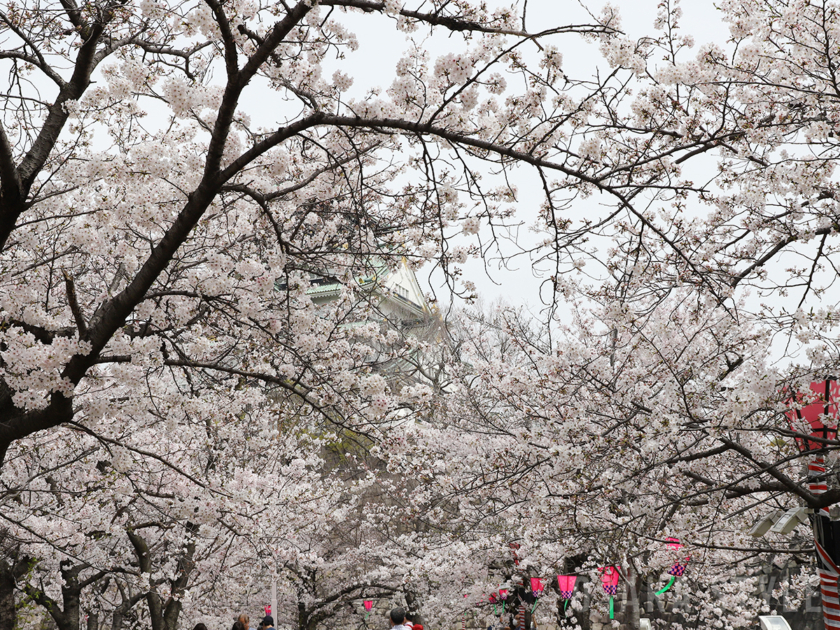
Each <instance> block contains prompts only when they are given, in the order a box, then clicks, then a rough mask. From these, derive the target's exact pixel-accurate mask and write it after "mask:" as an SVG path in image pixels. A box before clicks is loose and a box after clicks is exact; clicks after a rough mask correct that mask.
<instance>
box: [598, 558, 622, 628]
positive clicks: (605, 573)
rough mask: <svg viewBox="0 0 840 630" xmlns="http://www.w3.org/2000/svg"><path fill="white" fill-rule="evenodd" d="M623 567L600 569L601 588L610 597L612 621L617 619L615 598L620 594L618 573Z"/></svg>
mask: <svg viewBox="0 0 840 630" xmlns="http://www.w3.org/2000/svg"><path fill="white" fill-rule="evenodd" d="M619 569H621V567H617V566H610V567H598V570H599V571H600V572H601V586H603V587H604V592H605V593H606V594H607V595H609V596H610V619H615V596H616V594H617V593H618V579H619V574H618V571H619Z"/></svg>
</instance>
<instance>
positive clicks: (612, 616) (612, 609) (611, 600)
mask: <svg viewBox="0 0 840 630" xmlns="http://www.w3.org/2000/svg"><path fill="white" fill-rule="evenodd" d="M614 599H615V598H614V597H613V596H612V595H610V619H615V610H614V608H613V600H614Z"/></svg>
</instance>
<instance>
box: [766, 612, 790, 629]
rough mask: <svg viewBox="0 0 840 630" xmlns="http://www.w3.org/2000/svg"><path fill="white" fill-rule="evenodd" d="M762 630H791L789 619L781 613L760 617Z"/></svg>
mask: <svg viewBox="0 0 840 630" xmlns="http://www.w3.org/2000/svg"><path fill="white" fill-rule="evenodd" d="M758 621H759V623H760V624H761V630H791V629H790V625H789V624H788V622H787V619H785V618H784V617H781V616H779V615H767V616H766V617H759V618H758Z"/></svg>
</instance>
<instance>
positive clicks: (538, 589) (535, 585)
mask: <svg viewBox="0 0 840 630" xmlns="http://www.w3.org/2000/svg"><path fill="white" fill-rule="evenodd" d="M543 589H545V584H543V581H542V580H541V579H540V578H531V592H532V593H533V594H534V595H537V596H539V595H542V592H543Z"/></svg>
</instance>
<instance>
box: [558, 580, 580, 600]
mask: <svg viewBox="0 0 840 630" xmlns="http://www.w3.org/2000/svg"><path fill="white" fill-rule="evenodd" d="M576 581H577V576H576V575H558V576H557V587H558V588H559V589H560V597H562V598H563V599H572V593H573V592H574V590H575V582H576Z"/></svg>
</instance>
